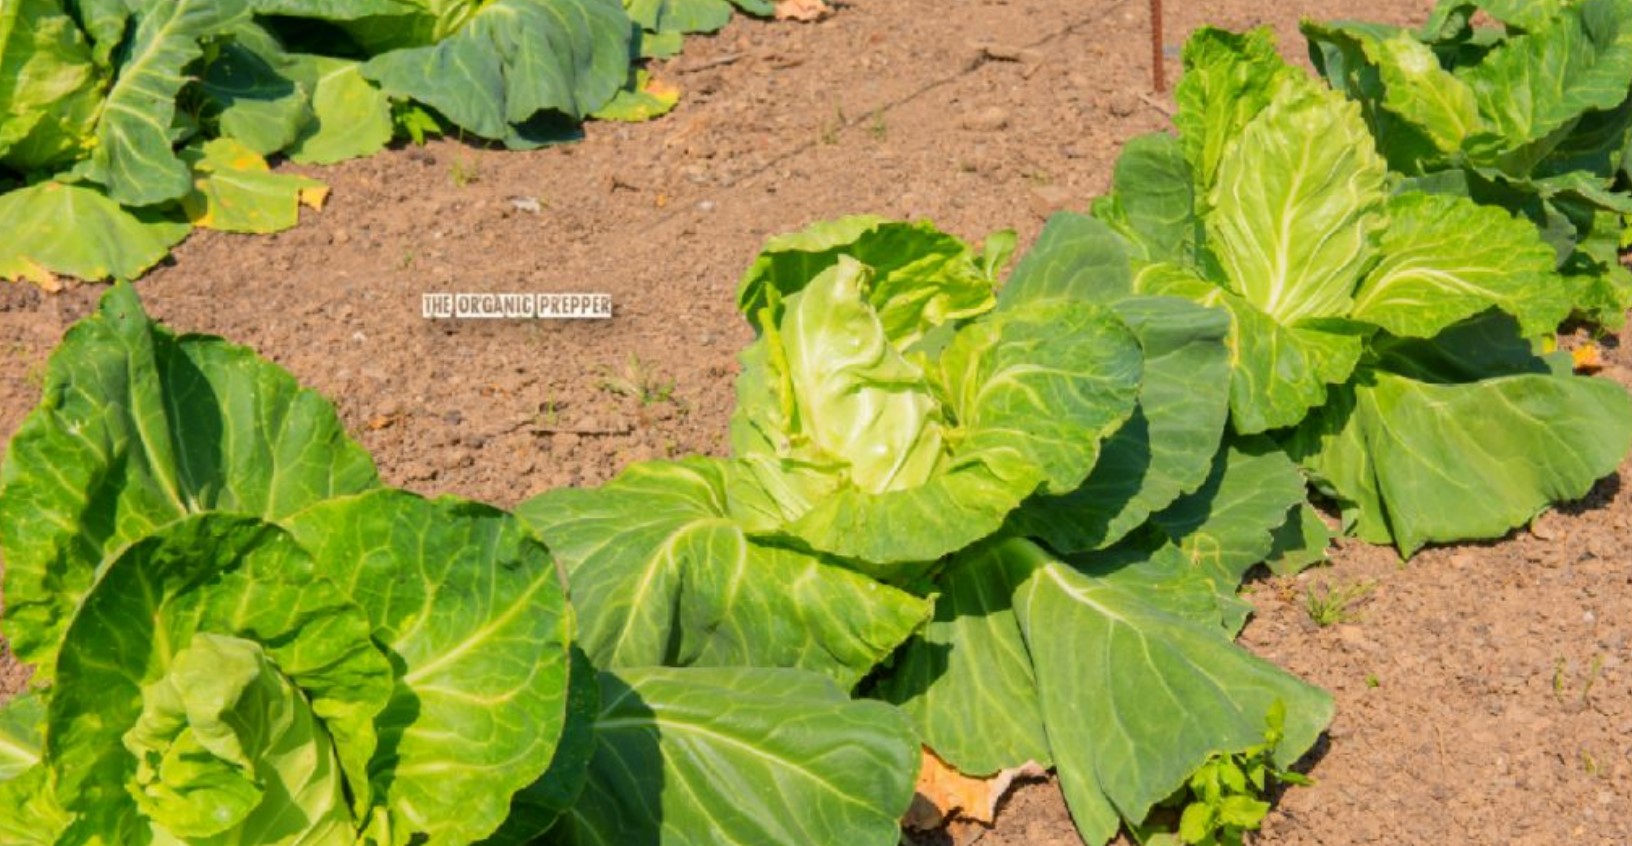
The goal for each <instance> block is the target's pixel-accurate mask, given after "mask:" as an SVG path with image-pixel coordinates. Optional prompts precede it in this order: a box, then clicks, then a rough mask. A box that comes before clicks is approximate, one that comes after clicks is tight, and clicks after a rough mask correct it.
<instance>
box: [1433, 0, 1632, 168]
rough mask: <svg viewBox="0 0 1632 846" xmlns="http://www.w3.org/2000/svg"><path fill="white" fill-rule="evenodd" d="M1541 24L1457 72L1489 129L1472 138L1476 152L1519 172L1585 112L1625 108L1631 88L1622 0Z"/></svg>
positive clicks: (1631, 35) (1630, 24) (1630, 50)
mask: <svg viewBox="0 0 1632 846" xmlns="http://www.w3.org/2000/svg"><path fill="white" fill-rule="evenodd" d="M1537 23H1538V25H1537V26H1536V27H1535V28H1533V29H1530V30H1528V31H1526V32H1524V33H1522V34H1517V35H1513V36H1511V37H1509V38H1508V39H1506V40H1505V41H1504V42H1502V43H1501V44H1500V45H1498V46H1497V47H1496V48H1495V49H1493V50H1491V51H1490V53H1489V54H1487V55H1486V56H1485V57H1484V60H1483V61H1481V62H1480V63H1478V64H1476V65H1472V66H1470V67H1468V68H1467V69H1466V70H1464V71H1462V72H1461V73H1459V74H1458V75H1459V76H1461V77H1462V78H1463V79H1465V80H1466V81H1467V83H1468V85H1469V86H1470V87H1471V88H1472V89H1473V92H1474V97H1475V98H1476V100H1477V101H1478V103H1479V110H1480V113H1481V114H1483V115H1484V117H1485V120H1486V121H1487V124H1488V126H1489V127H1490V130H1489V132H1488V133H1484V134H1482V136H1481V137H1475V138H1470V139H1469V142H1468V143H1469V150H1470V152H1471V154H1472V155H1473V156H1474V158H1475V159H1476V160H1478V161H1480V162H1481V163H1493V162H1498V161H1499V162H1500V163H1501V164H1502V165H1503V169H1504V170H1506V171H1507V172H1509V173H1514V174H1522V173H1524V172H1525V171H1527V170H1528V169H1529V168H1528V165H1529V164H1530V163H1532V162H1533V161H1534V160H1535V159H1536V158H1537V157H1538V156H1539V155H1543V154H1545V152H1546V151H1547V150H1548V149H1550V148H1551V147H1552V146H1554V145H1556V143H1557V138H1556V137H1555V136H1556V135H1557V133H1558V132H1559V131H1560V130H1565V131H1567V130H1568V128H1569V123H1570V122H1571V121H1573V120H1575V119H1576V118H1578V117H1580V116H1581V115H1582V113H1584V112H1587V111H1591V110H1604V111H1607V110H1610V109H1614V108H1615V107H1616V106H1618V105H1620V103H1621V102H1622V101H1624V100H1625V99H1626V98H1627V88H1628V86H1629V85H1632V15H1628V14H1627V11H1626V9H1625V7H1624V6H1623V5H1622V4H1620V3H1619V2H1618V0H1607V2H1605V1H1604V0H1589V2H1586V3H1584V4H1582V6H1581V8H1580V10H1579V11H1576V10H1571V11H1570V12H1567V13H1564V14H1560V15H1558V16H1556V17H1553V18H1551V19H1550V20H1548V21H1546V22H1544V23H1543V22H1537ZM1538 143H1539V144H1540V146H1539V147H1535V146H1533V145H1537V144H1538ZM1526 147H1531V149H1528V150H1527V149H1525V148H1526ZM1515 154H1516V155H1515ZM1498 157H1505V158H1498Z"/></svg>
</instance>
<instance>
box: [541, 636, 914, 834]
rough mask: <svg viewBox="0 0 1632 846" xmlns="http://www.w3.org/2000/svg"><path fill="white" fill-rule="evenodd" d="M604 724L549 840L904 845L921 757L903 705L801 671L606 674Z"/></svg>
mask: <svg viewBox="0 0 1632 846" xmlns="http://www.w3.org/2000/svg"><path fill="white" fill-rule="evenodd" d="M595 736H596V749H595V756H594V759H593V760H592V761H591V763H590V768H589V783H588V784H587V785H586V786H585V788H584V792H583V795H582V796H581V797H580V798H579V800H578V802H577V804H575V805H574V806H573V808H572V810H571V811H569V812H568V814H567V815H566V816H564V817H563V818H562V820H561V822H560V823H559V824H558V825H557V826H556V828H555V830H554V831H552V832H551V835H550V837H549V842H552V843H560V844H573V846H590V844H608V843H642V844H661V846H712V844H718V843H752V844H756V846H759V844H763V846H809V844H813V843H844V844H855V846H894V844H895V843H896V842H897V841H898V840H899V839H900V837H901V830H900V825H899V820H900V818H901V815H902V814H903V813H905V811H906V809H907V805H908V803H909V802H910V800H911V799H912V786H913V780H914V776H915V775H916V773H917V769H918V754H919V753H918V744H917V742H916V739H915V738H914V737H913V732H912V727H911V725H910V724H909V723H908V721H907V719H906V718H905V717H904V716H903V715H902V714H901V713H900V712H899V711H897V710H895V709H894V708H891V707H889V706H888V705H885V704H883V703H881V702H867V701H859V702H856V701H850V700H849V699H848V698H846V696H845V694H844V691H842V690H840V689H839V688H838V687H837V686H835V685H834V684H833V683H832V682H831V681H830V680H828V679H826V678H823V677H821V676H818V675H814V674H811V673H804V672H800V671H797V670H772V669H757V668H756V669H727V668H686V669H667V668H654V669H631V670H619V671H616V672H610V673H603V674H602V676H601V714H600V719H599V720H598V721H597V724H596V730H595Z"/></svg>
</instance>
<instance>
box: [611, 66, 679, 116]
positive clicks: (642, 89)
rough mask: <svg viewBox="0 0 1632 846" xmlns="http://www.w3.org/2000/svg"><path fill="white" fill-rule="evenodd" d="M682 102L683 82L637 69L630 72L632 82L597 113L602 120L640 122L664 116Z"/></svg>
mask: <svg viewBox="0 0 1632 846" xmlns="http://www.w3.org/2000/svg"><path fill="white" fill-rule="evenodd" d="M678 102H680V86H678V85H675V84H674V83H672V82H667V81H664V80H659V79H654V78H653V77H652V76H651V74H649V73H647V72H646V71H643V70H637V71H635V72H633V73H632V74H630V77H629V83H628V84H627V85H625V86H624V88H623V90H621V91H619V92H618V93H617V95H616V96H614V97H613V98H612V100H611V101H610V102H608V103H607V104H606V105H604V106H602V107H601V108H600V110H599V111H597V112H596V113H595V115H594V116H595V117H596V118H598V119H600V120H617V121H624V122H626V123H639V122H642V121H648V120H651V119H653V118H657V117H662V116H663V115H666V114H668V113H669V111H670V110H672V109H673V108H674V104H675V103H678Z"/></svg>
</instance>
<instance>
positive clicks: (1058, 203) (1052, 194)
mask: <svg viewBox="0 0 1632 846" xmlns="http://www.w3.org/2000/svg"><path fill="white" fill-rule="evenodd" d="M1030 199H1031V210H1032V211H1033V212H1036V213H1037V216H1038V217H1045V218H1046V217H1048V216H1049V215H1052V214H1053V213H1055V212H1057V211H1059V210H1061V209H1063V208H1065V207H1066V206H1069V205H1070V204H1071V200H1072V195H1071V191H1070V189H1068V188H1066V187H1064V186H1062V185H1039V186H1037V187H1036V188H1033V189H1031V198H1030Z"/></svg>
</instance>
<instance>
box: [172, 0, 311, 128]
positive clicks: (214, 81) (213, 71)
mask: <svg viewBox="0 0 1632 846" xmlns="http://www.w3.org/2000/svg"><path fill="white" fill-rule="evenodd" d="M288 64H289V58H288V56H287V54H285V53H284V51H283V47H282V45H280V44H279V43H278V42H277V40H276V39H275V38H274V37H273V36H272V34H271V33H269V32H267V31H266V30H265V29H263V28H262V27H260V26H258V25H255V24H243V25H241V26H239V27H238V28H237V29H236V30H234V32H233V33H232V40H230V41H228V42H226V43H225V44H223V45H221V47H220V48H219V53H217V54H216V56H215V57H214V58H213V60H212V61H210V62H209V64H207V65H205V67H204V71H203V74H202V76H201V79H200V80H199V82H200V86H199V87H200V89H201V90H202V91H203V93H204V95H205V96H206V97H208V98H209V102H210V105H211V106H213V110H212V112H209V113H206V118H208V117H210V116H213V117H214V118H215V121H216V124H217V126H218V129H219V134H220V136H222V137H225V138H231V139H232V140H233V141H235V142H237V143H238V144H240V145H242V146H244V147H247V148H248V149H250V150H252V151H253V152H255V153H258V154H260V155H263V156H267V155H271V154H273V153H275V152H278V151H279V150H282V149H284V148H285V147H287V146H289V144H290V143H291V142H293V141H294V140H295V138H296V137H297V136H299V135H300V133H301V132H302V130H304V129H305V127H306V125H307V124H308V123H310V122H311V120H312V105H311V100H312V91H311V89H310V88H309V87H307V86H306V85H304V84H302V83H301V82H299V81H297V80H295V79H292V78H291V77H290V76H289V75H288V70H287V65H288ZM215 110H218V112H217V111H215Z"/></svg>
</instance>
